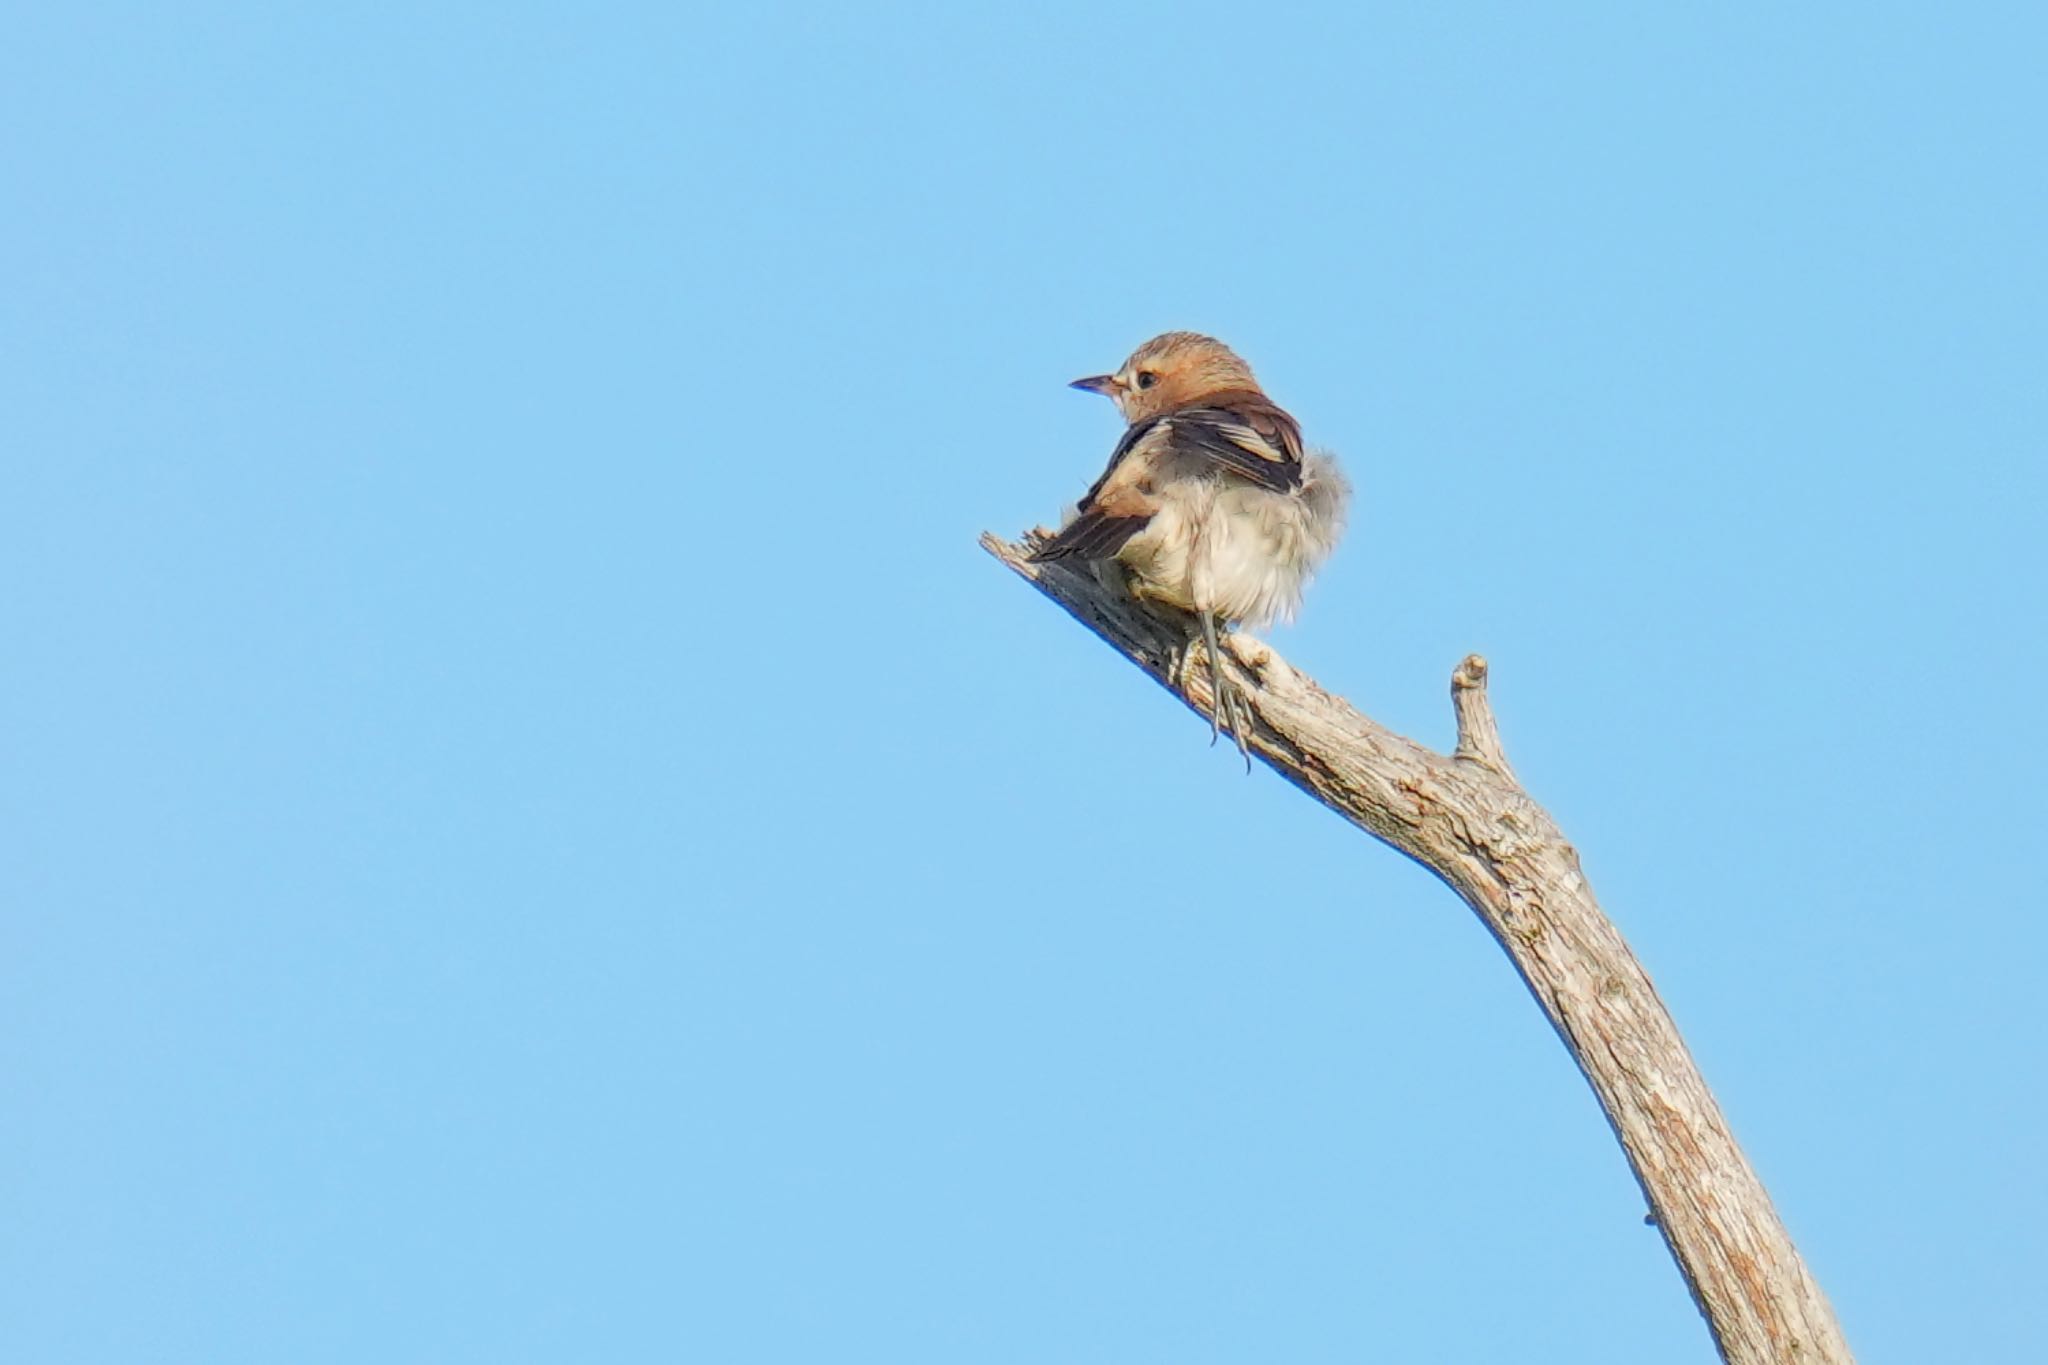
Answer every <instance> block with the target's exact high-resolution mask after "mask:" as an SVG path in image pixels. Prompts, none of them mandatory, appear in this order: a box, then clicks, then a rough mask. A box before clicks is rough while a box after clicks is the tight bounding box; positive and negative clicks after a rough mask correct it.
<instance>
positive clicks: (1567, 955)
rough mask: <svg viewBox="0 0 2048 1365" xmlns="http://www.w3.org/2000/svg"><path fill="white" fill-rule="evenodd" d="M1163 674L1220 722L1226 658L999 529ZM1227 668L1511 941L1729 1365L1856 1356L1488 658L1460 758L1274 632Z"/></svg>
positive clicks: (1319, 779) (1309, 763)
mask: <svg viewBox="0 0 2048 1365" xmlns="http://www.w3.org/2000/svg"><path fill="white" fill-rule="evenodd" d="M982 545H983V546H984V547H985V548H986V549H987V550H988V551H989V553H990V554H992V555H994V556H995V557H996V558H998V559H1000V560H1002V561H1003V563H1005V564H1007V565H1009V566H1010V568H1012V569H1014V570H1015V571H1016V572H1017V573H1019V574H1021V575H1022V576H1023V577H1025V578H1027V579H1029V580H1031V582H1032V583H1034V584H1035V585H1036V586H1037V587H1038V589H1039V590H1040V591H1041V592H1043V593H1045V594H1046V595H1047V596H1048V597H1050V598H1052V599H1053V600H1054V601H1055V602H1057V603H1059V604H1060V605H1061V606H1062V607H1064V608H1066V609H1067V611H1068V612H1070V613H1071V614H1072V615H1073V616H1074V617H1075V619H1077V620H1078V621H1080V622H1081V624H1083V625H1085V626H1087V627H1088V628H1089V629H1090V630H1092V631H1094V632H1095V634H1097V635H1098V636H1100V637H1101V638H1102V639H1103V640H1105V641H1107V642H1108V644H1109V645H1110V646H1111V647H1112V648H1114V649H1116V650H1117V651H1118V652H1120V653H1122V654H1123V655H1124V657H1126V658H1128V659H1130V660H1131V661H1132V662H1133V663H1135V664H1137V665H1138V666H1139V667H1140V668H1142V669H1144V670H1145V671H1146V672H1147V673H1149V674H1151V675H1152V677H1153V678H1154V680H1156V681H1157V682H1159V683H1160V685H1162V686H1164V687H1166V688H1167V689H1168V690H1169V691H1171V692H1173V693H1174V694H1175V695H1176V696H1178V697H1180V698H1181V700H1183V701H1184V702H1186V703H1187V704H1188V705H1189V706H1190V707H1192V708H1193V709H1194V710H1195V711H1197V712H1198V713H1200V714H1202V715H1203V716H1205V717H1206V716H1207V715H1208V714H1209V712H1210V709H1211V707H1212V705H1213V702H1214V698H1213V697H1212V696H1211V695H1210V693H1209V688H1208V670H1207V669H1205V668H1191V669H1184V670H1178V671H1173V672H1171V676H1170V675H1169V674H1170V661H1171V660H1172V659H1173V658H1174V657H1175V653H1176V651H1177V650H1178V649H1179V648H1180V647H1181V645H1182V643H1183V642H1184V641H1185V640H1186V639H1187V635H1186V633H1185V629H1186V628H1185V626H1184V625H1183V624H1182V623H1180V622H1178V621H1173V620H1168V619H1165V618H1162V617H1160V616H1158V615H1156V614H1154V613H1153V612H1152V611H1150V610H1148V609H1146V608H1145V607H1143V606H1140V605H1139V604H1138V603H1137V602H1135V601H1134V600H1132V599H1131V598H1130V596H1129V595H1128V594H1125V593H1123V592H1121V591H1119V590H1117V589H1116V588H1115V587H1114V586H1110V585H1107V584H1105V583H1104V582H1102V581H1100V580H1098V579H1097V578H1095V577H1094V576H1092V575H1091V574H1089V573H1088V572H1087V571H1086V570H1085V569H1075V568H1070V567H1067V566H1066V565H1064V564H1032V563H1030V562H1028V560H1027V559H1026V558H1025V556H1026V555H1027V554H1028V553H1029V551H1030V545H1029V544H1028V543H1026V544H1021V545H1013V544H1009V543H1007V542H1004V541H1003V540H1001V539H999V538H997V537H995V536H991V535H984V536H983V537H982ZM1223 652H1224V654H1225V655H1226V657H1225V659H1224V660H1223V665H1224V667H1225V668H1226V669H1227V670H1228V671H1229V673H1230V675H1231V676H1232V678H1234V679H1235V681H1236V682H1237V685H1238V686H1239V688H1240V689H1241V690H1242V692H1243V694H1244V696H1245V697H1246V698H1247V699H1248V701H1249V706H1250V710H1251V713H1252V724H1251V726H1250V729H1251V732H1252V733H1251V735H1250V737H1249V738H1250V744H1251V749H1252V752H1253V753H1255V754H1257V755H1258V756H1259V757H1260V758H1261V759H1263V760H1264V761H1265V762H1266V764H1267V765H1268V766H1270V767H1271V768H1272V769H1273V770H1274V771H1275V772H1277V773H1279V774H1280V775H1281V776H1282V777H1284V778H1286V779H1287V780H1288V781H1289V782H1292V783H1293V784H1294V785H1295V786H1297V787H1300V788H1301V789H1302V790H1303V791H1305V792H1307V793H1308V794H1309V795H1311V796H1313V797H1315V798H1316V800H1318V801H1320V802H1322V803H1323V804H1324V805H1326V806H1328V807H1329V808H1330V809H1332V810H1334V811H1336V812H1337V813H1338V814H1339V815H1341V816H1343V817H1344V818H1345V819H1347V820H1349V821H1351V822H1352V823H1353V824H1355V825H1357V826H1358V827H1359V828H1361V829H1363V830H1365V831H1366V832H1367V833H1369V834H1371V835H1373V836H1375V837H1376V838H1378V839H1380V840H1382V841H1384V842H1385V843H1387V844H1389V845H1391V846H1392V847H1393V848H1395V849H1396V850H1398V851H1399V852H1401V853H1405V854H1406V855H1408V856H1409V857H1410V858H1413V859H1414V860H1415V861H1417V862H1419V863H1421V864H1422V865H1423V866H1424V867H1427V868H1428V869H1429V870H1430V871H1432V872H1434V873H1436V875H1437V876H1439V877H1441V878H1442V879H1443V880H1444V881H1445V882H1446V883H1448V884H1449V885H1450V887H1451V889H1452V890H1453V891H1456V892H1457V893H1458V895H1459V896H1461V897H1462V898H1463V899H1464V900H1465V903H1466V904H1467V905H1470V906H1471V907H1472V909H1473V911H1474V912H1476V913H1477V914H1478V916H1479V918H1480V920H1481V921H1482V922H1483V923H1484V924H1485V925H1486V927H1487V929H1488V930H1489V931H1490V932H1491V933H1492V934H1493V937H1494V939H1495V940H1496V941H1497V942H1498V943H1499V944H1500V946H1501V947H1502V948H1503V949H1505V950H1506V952H1507V954H1508V957H1509V959H1510V960H1511V961H1513V963H1514V965H1515V970H1516V971H1517V972H1518V973H1520V975H1521V978H1522V981H1523V983H1524V984H1525V985H1526V986H1527V987H1528V988H1529V993H1530V994H1531V995H1533V996H1534V997H1535V998H1536V1003H1537V1004H1538V1005H1539V1006H1541V1007H1542V1009H1543V1013H1544V1016H1545V1017H1546V1018H1547V1019H1549V1021H1550V1024H1551V1027H1552V1028H1554V1029H1555V1030H1556V1031H1557V1035H1558V1037H1559V1038H1560V1039H1562V1040H1563V1042H1564V1045H1565V1047H1566V1048H1567V1049H1569V1051H1570V1052H1571V1055H1572V1059H1573V1060H1574V1061H1575V1062H1577V1063H1578V1066H1579V1070H1580V1071H1581V1072H1582V1073H1583V1074H1584V1075H1585V1077H1586V1080H1587V1082H1588V1084H1590V1085H1591V1086H1592V1087H1593V1093H1594V1094H1595V1096H1597V1097H1598V1099H1599V1101H1600V1106H1601V1108H1602V1109H1603V1110H1605V1111H1606V1114H1607V1121H1608V1123H1609V1124H1610V1125H1611V1126H1612V1127H1613V1129H1614V1133H1615V1136H1616V1137H1617V1138H1618V1139H1619V1140H1620V1142H1621V1146H1622V1150H1623V1151H1624V1152H1625V1153H1626V1154H1627V1156H1628V1161H1629V1166H1630V1167H1631V1169H1633V1170H1634V1172H1635V1176H1636V1180H1637V1181H1638V1183H1640V1184H1641V1186H1642V1189H1643V1195H1644V1197H1645V1198H1646V1199H1647V1200H1648V1201H1649V1206H1650V1211H1651V1219H1652V1221H1654V1222H1655V1224H1656V1226H1657V1228H1658V1230H1659V1231H1660V1232H1661V1233H1662V1234H1663V1237H1664V1241H1665V1243H1666V1245H1667V1246H1669V1247H1670V1249H1671V1254H1672V1256H1673V1258H1674V1259H1675V1260H1676V1261H1677V1262H1678V1267H1679V1270H1680V1272H1681V1273H1682V1274H1683V1275H1684V1276H1685V1281H1686V1284H1687V1286H1688V1287H1689V1288H1690V1289H1691V1291H1692V1296H1693V1300H1694V1302H1695V1303H1697V1304H1698V1305H1699V1308H1700V1311H1701V1313H1703V1314H1704V1315H1705V1317H1706V1319H1707V1323H1708V1326H1709V1327H1710V1328H1711V1330H1712V1332H1713V1335H1714V1341H1715V1344H1716V1345H1717V1346H1718V1347H1719V1349H1720V1352H1721V1358H1722V1359H1723V1360H1725V1361H1728V1362H1730V1363H1731V1365H1783V1362H1798V1365H1850V1362H1852V1361H1853V1357H1852V1356H1851V1355H1850V1352H1849V1347H1848V1344H1847V1342H1846V1341H1845V1340H1844V1339H1843V1336H1842V1332H1841V1328H1840V1326H1839V1325H1838V1324H1837V1323H1836V1321H1835V1316H1834V1312H1833V1310H1832V1309H1831V1308H1830V1307H1829V1306H1828V1302H1827V1299H1826V1297H1825V1296H1824V1295H1823V1294H1822V1293H1821V1290H1820V1286H1819V1285H1818V1284H1817V1283H1815V1281H1814V1279H1813V1277H1812V1275H1811V1274H1809V1273H1808V1271H1807V1269H1806V1265H1805V1263H1804V1262H1803V1261H1802V1260H1801V1259H1800V1257H1799V1253H1798V1251H1797V1250H1796V1249H1795V1248H1794V1247H1793V1245H1792V1239H1791V1238H1790V1237H1789V1236H1788V1235H1787V1234H1786V1232H1785V1228H1784V1225H1783V1224H1782V1223H1781V1222H1780V1221H1779V1219H1778V1215H1777V1212H1776V1211H1775V1210H1774V1209H1773V1208H1772V1206H1771V1201H1770V1196H1769V1195H1768V1194H1766V1193H1765V1191H1764V1187H1763V1184H1762V1183H1761V1182H1760V1181H1759V1180H1758V1179H1757V1176H1756V1172H1755V1171H1753V1170H1752V1169H1751V1168H1750V1165H1749V1162H1748V1161H1747V1160H1746V1159H1745V1158H1744V1156H1743V1154H1742V1150H1741V1148H1740V1147H1738V1146H1737V1145H1736V1142H1735V1138H1734V1136H1733V1135H1732V1134H1731V1133H1730V1132H1729V1129H1728V1124H1727V1121H1726V1120H1725V1119H1724V1118H1723V1117H1722V1116H1721V1110H1720V1107H1719V1106H1718V1105H1717V1104H1716V1103H1715V1102H1714V1097H1713V1095H1712V1093H1711V1092H1710V1091H1708V1089H1707V1086H1706V1082H1705V1081H1704V1080H1702V1079H1701V1077H1700V1073H1699V1068H1698V1067H1697V1066H1695V1065H1694V1063H1693V1060H1692V1057H1691V1055H1690V1054H1689V1053H1688V1052H1687V1051H1686V1047H1685V1042H1684V1040H1683V1039H1682V1038H1680V1037H1679V1034H1678V1029H1677V1026H1676V1025H1674V1024H1673V1023H1672V1021H1671V1016H1670V1014H1669V1013H1668V1012H1667V1011H1666V1010H1665V1008H1664V1003H1663V1001H1661V1000H1659V999H1658V998H1657V992H1656V989H1655V988H1654V987H1653V986H1652V985H1651V984H1650V979H1649V977H1648V976H1647V975H1645V973H1644V972H1643V969H1642V967H1641V965H1640V964H1638V963H1637V961H1636V959H1635V956H1634V954H1632V953H1631V952H1630V951H1629V949H1628V945H1627V944H1626V943H1624V942H1623V941H1622V938H1621V935H1620V934H1619V933H1617V932H1616V930H1615V928H1614V925H1613V924H1612V923H1611V922H1610V921H1609V920H1608V919H1607V917H1606V916H1605V915H1604V914H1602V913H1601V910H1600V906H1599V904H1598V902H1597V901H1595V900H1594V898H1593V891H1592V888H1591V887H1590V886H1588V885H1587V883H1586V879H1585V877H1584V875H1583V874H1582V873H1581V871H1580V869H1579V857H1578V853H1577V852H1576V851H1575V850H1574V849H1573V848H1572V846H1571V845H1570V844H1569V843H1567V842H1566V841H1565V838H1564V836H1563V834H1561V833H1560V832H1559V831H1558V828H1557V826H1556V825H1555V824H1554V823H1553V822H1552V821H1551V818H1550V816H1549V815H1548V814H1547V813H1545V812H1544V810H1543V809H1542V808H1541V807H1540V806H1538V805H1537V804H1536V803H1535V802H1534V801H1533V800H1531V799H1530V798H1529V795H1528V793H1527V792H1525V791H1523V790H1522V787H1521V784H1520V783H1519V782H1518V781H1517V780H1516V779H1515V776H1514V772H1513V770H1512V769H1511V768H1510V767H1509V766H1508V762H1507V757H1506V754H1505V752H1504V750H1503V749H1502V747H1501V739H1500V727H1499V726H1498V724H1497V723H1496V722H1495V720H1494V716H1493V709H1492V706H1491V705H1490V704H1489V703H1488V701H1487V695H1486V661H1485V660H1483V659H1481V658H1479V657H1478V656H1477V655H1473V656H1471V657H1468V658H1467V659H1466V660H1465V661H1464V662H1463V663H1462V664H1460V665H1459V666H1458V669H1457V671H1456V672H1455V673H1454V674H1453V675H1452V679H1451V698H1452V703H1453V706H1454V708H1455V711H1456V715H1457V722H1458V743H1457V748H1456V749H1455V751H1454V752H1453V753H1452V754H1451V755H1450V756H1449V757H1445V756H1444V755H1442V754H1438V753H1436V752H1434V751H1432V750H1429V749H1425V748H1424V747H1422V746H1421V745H1419V744H1416V743H1415V742H1413V741H1412V740H1408V739H1404V738H1402V737H1401V736H1400V735H1397V734H1394V733H1393V732H1392V731H1390V730H1388V729H1386V728H1385V727H1383V726H1380V725H1378V724H1376V723H1374V722H1373V721H1372V720H1370V719H1368V718H1367V717H1365V716H1363V715H1361V714H1360V713H1359V712H1357V711H1356V710H1354V709H1352V707H1351V706H1350V705H1349V704H1348V703H1346V702H1345V701H1344V700H1343V699H1342V698H1339V697H1335V696H1332V695H1330V694H1329V693H1327V692H1325V691H1323V690H1322V688H1320V687H1318V686H1317V685H1316V684H1315V682H1314V681H1313V680H1311V679H1309V678H1308V677H1306V676H1304V675H1303V674H1301V673H1298V672H1296V671H1295V670H1294V669H1293V668H1292V667H1290V666H1289V665H1288V664H1287V662H1286V661H1285V660H1283V659H1282V658H1280V656H1279V655H1278V654H1276V653H1274V652H1273V650H1272V649H1271V648H1270V647H1269V646H1267V645H1266V644H1264V643H1263V642H1261V641H1259V640H1256V639H1252V638H1250V637H1248V636H1244V635H1232V636H1230V637H1229V638H1228V641H1227V643H1226V644H1225V646H1224V651H1223Z"/></svg>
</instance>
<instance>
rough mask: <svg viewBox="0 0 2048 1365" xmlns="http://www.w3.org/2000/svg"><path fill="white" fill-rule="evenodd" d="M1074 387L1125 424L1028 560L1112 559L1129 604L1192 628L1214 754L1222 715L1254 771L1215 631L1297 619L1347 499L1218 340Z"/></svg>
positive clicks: (1170, 349)
mask: <svg viewBox="0 0 2048 1365" xmlns="http://www.w3.org/2000/svg"><path fill="white" fill-rule="evenodd" d="M1073 387H1074V388H1077V389H1085V390H1087V391H1088V392H1090V393H1099V394H1103V395H1105V396H1106V397H1108V398H1109V399H1110V400H1111V401H1112V402H1114V403H1115V404H1116V406H1117V410H1118V411H1119V412H1121V413H1122V414H1123V417H1124V420H1125V421H1126V422H1127V423H1129V426H1128V427H1127V428H1126V429H1125V431H1124V434H1123V439H1122V440H1120V441H1118V442H1117V444H1116V449H1115V450H1114V451H1112V452H1111V454H1110V457H1109V467H1108V468H1107V469H1105V470H1104V471H1103V473H1102V477H1101V478H1099V479H1097V480H1096V481H1095V486H1094V487H1092V488H1090V489H1089V490H1088V494H1087V496H1086V497H1084V498H1082V499H1081V501H1080V504H1079V505H1078V506H1077V507H1076V508H1075V510H1074V515H1073V517H1072V518H1071V519H1070V520H1068V522H1067V523H1066V524H1065V525H1064V526H1062V527H1061V528H1060V530H1059V532H1058V534H1056V535H1054V536H1053V537H1052V538H1051V539H1050V540H1048V541H1046V542H1045V543H1044V544H1043V545H1041V546H1040V547H1039V548H1038V549H1037V550H1036V551H1035V552H1034V553H1033V554H1032V556H1031V557H1032V558H1033V559H1034V560H1051V559H1066V558H1069V557H1071V558H1076V559H1082V560H1093V561H1102V560H1115V561H1116V562H1117V563H1119V564H1121V565H1122V566H1123V568H1124V570H1125V581H1126V582H1127V583H1128V584H1129V586H1130V588H1131V591H1132V592H1133V593H1134V594H1136V595H1137V596H1139V597H1141V598H1146V599H1150V600H1153V601H1158V602H1164V603H1166V604H1168V605H1170V606H1174V607H1178V608H1180V609H1181V610H1183V611H1188V612H1192V613H1193V614H1194V615H1195V616H1196V617H1197V618H1199V620H1200V622H1201V630H1202V640H1203V644H1204V645H1205V646H1206V648H1207V650H1208V654H1209V678H1210V682H1211V686H1212V689H1213V690H1214V692H1215V694H1216V705H1215V707H1214V709H1213V711H1212V713H1211V715H1210V720H1209V737H1210V742H1211V743H1213V742H1214V741H1215V738H1216V734H1217V730H1218V726H1219V725H1220V724H1221V722H1222V717H1223V715H1224V714H1226V713H1227V714H1228V715H1229V717H1230V725H1231V732H1232V734H1233V735H1234V736H1235V738H1236V739H1237V745H1238V748H1239V750H1241V751H1244V752H1245V754H1246V761H1247V762H1249V761H1250V753H1249V750H1248V748H1247V745H1246V738H1245V726H1244V718H1245V714H1246V712H1245V710H1244V708H1243V707H1242V705H1241V700H1242V699H1241V698H1239V697H1237V696H1236V694H1235V691H1234V689H1230V688H1229V687H1228V686H1227V685H1226V684H1225V682H1224V681H1223V675H1222V673H1221V672H1220V671H1219V669H1218V666H1217V647H1216V623H1217V622H1218V621H1222V622H1224V623H1225V624H1226V625H1234V624H1239V623H1244V624H1250V625H1254V626H1259V625H1265V624H1267V623H1269V622H1272V621H1275V620H1291V619H1292V618H1293V616H1294V613H1295V610H1296V609H1297V608H1298V607H1299V606H1300V605H1301V593H1302V589H1303V588H1304V587H1306V586H1307V584H1308V580H1309V577H1310V576H1311V575H1312V574H1313V573H1314V572H1315V570H1316V568H1317V566H1319V565H1320V564H1321V563H1322V562H1323V560H1324V559H1326V558H1327V557H1328V556H1329V553H1330V551H1331V549H1333V548H1334V547H1335V546H1336V543H1337V538H1338V536H1340V535H1341V534H1342V533H1343V530H1344V511H1345V507H1346V504H1347V503H1348V502H1349V500H1350V496H1351V487H1350V485H1349V484H1348V483H1346V482H1345V480H1344V476H1343V474H1342V473H1340V472H1339V471H1338V469H1337V466H1336V463H1335V461H1333V460H1332V459H1331V458H1330V457H1329V456H1328V455H1327V454H1325V453H1323V452H1321V451H1309V450H1306V449H1305V448H1304V447H1303V445H1302V443H1301V427H1300V425H1299V424H1298V423H1297V422H1296V421H1295V420H1294V418H1293V417H1292V416H1290V415H1289V414H1288V412H1287V410H1286V409H1284V408H1282V407H1281V406H1280V405H1279V404H1277V403H1275V402H1274V401H1273V400H1272V399H1270V398H1268V397H1267V396H1266V394H1265V390H1263V389H1261V388H1260V387H1259V382H1258V380H1256V379H1254V378H1253V377H1252V371H1251V367H1250V366H1248V365H1246V364H1245V363H1244V361H1243V360H1241V359H1239V358H1238V356H1237V354H1236V352H1234V351H1232V350H1231V349H1230V348H1229V347H1228V346H1225V345H1224V344H1223V343H1222V342H1220V341H1217V340H1216V339H1215V338H1213V337H1206V336H1202V335H1200V334H1199V333H1196V332H1168V333H1166V334H1165V335H1163V336H1156V337H1154V338H1152V340H1150V341H1148V342H1146V343H1145V344H1144V345H1142V346H1140V347H1139V348H1138V349H1137V350H1135V351H1133V352H1132V353H1131V358H1130V359H1129V360H1126V361H1125V362H1124V363H1123V366H1122V368H1120V369H1118V370H1117V371H1116V373H1114V374H1103V375H1096V376H1094V377H1092V378H1089V379H1077V380H1075V381H1074V383H1073ZM1189 645H1190V648H1192V645H1193V641H1192V640H1190V641H1189Z"/></svg>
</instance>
